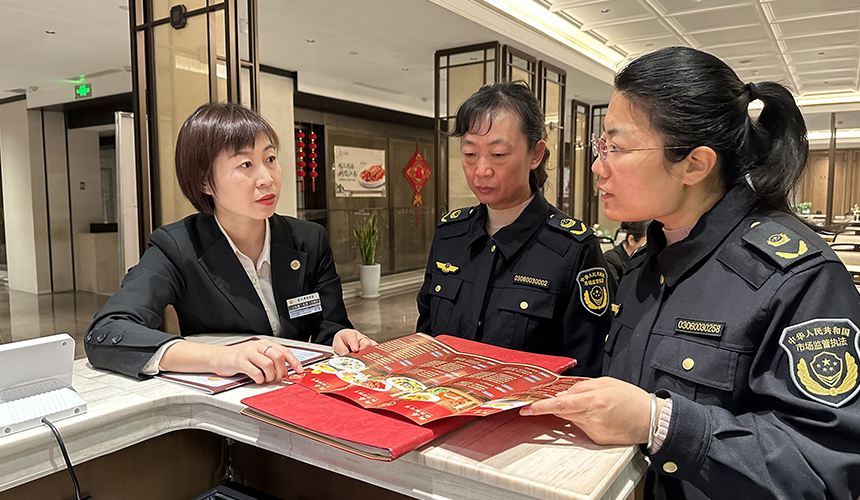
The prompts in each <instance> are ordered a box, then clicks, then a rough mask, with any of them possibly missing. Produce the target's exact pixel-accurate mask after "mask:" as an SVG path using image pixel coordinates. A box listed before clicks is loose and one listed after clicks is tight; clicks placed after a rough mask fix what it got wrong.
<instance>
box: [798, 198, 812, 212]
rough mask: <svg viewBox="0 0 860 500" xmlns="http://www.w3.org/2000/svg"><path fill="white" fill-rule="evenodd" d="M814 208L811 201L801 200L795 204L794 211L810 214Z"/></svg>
mask: <svg viewBox="0 0 860 500" xmlns="http://www.w3.org/2000/svg"><path fill="white" fill-rule="evenodd" d="M811 209H812V202H811V201H801V202H800V203H798V204H796V205H794V212H795V213H797V214H800V215H809V211H810V210H811Z"/></svg>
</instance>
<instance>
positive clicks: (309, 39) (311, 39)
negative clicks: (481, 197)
mask: <svg viewBox="0 0 860 500" xmlns="http://www.w3.org/2000/svg"><path fill="white" fill-rule="evenodd" d="M305 41H306V42H308V43H314V42H316V40H314V39H313V38H308V39H307V40H305Z"/></svg>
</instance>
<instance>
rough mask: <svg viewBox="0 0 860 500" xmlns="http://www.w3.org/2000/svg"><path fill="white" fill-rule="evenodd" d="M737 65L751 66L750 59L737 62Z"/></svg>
mask: <svg viewBox="0 0 860 500" xmlns="http://www.w3.org/2000/svg"><path fill="white" fill-rule="evenodd" d="M738 64H752V59H742V60H740V61H738Z"/></svg>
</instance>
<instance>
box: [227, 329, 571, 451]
mask: <svg viewBox="0 0 860 500" xmlns="http://www.w3.org/2000/svg"><path fill="white" fill-rule="evenodd" d="M436 340H439V341H441V342H443V343H445V344H446V345H448V346H449V347H451V348H453V349H455V350H456V351H459V352H461V353H466V354H475V355H479V356H485V357H488V358H493V359H496V360H498V361H502V362H507V363H522V364H530V365H535V366H539V367H542V368H546V369H547V370H551V371H553V372H556V373H561V372H563V371H565V370H568V369H570V368H572V367H573V366H575V365H576V361H575V360H573V359H571V358H566V357H561V356H548V355H543V354H532V353H527V352H521V351H514V350H511V349H505V348H501V347H496V346H492V345H487V344H482V343H480V342H474V341H471V340H466V339H461V338H458V337H451V336H448V335H441V336H439V337H436ZM242 403H243V404H245V405H247V406H248V407H247V408H245V409H243V410H242V413H244V414H245V415H248V416H250V417H252V418H255V419H257V420H260V421H263V422H266V423H269V424H272V425H275V426H277V427H280V428H282V429H286V430H289V431H291V432H295V433H297V434H301V435H303V436H306V437H310V438H311V439H314V440H317V441H320V442H323V443H326V444H329V445H331V446H335V447H337V448H340V449H343V450H346V451H349V452H351V453H355V454H357V455H360V456H363V457H366V458H370V459H374V460H384V461H391V460H394V459H396V458H398V457H400V456H402V455H405V454H406V453H409V452H410V451H412V450H415V449H417V448H418V447H420V446H422V445H424V444H427V443H429V442H430V441H432V440H434V439H436V438H437V437H440V436H442V435H444V434H446V433H448V432H450V431H452V430H454V429H457V428H458V427H461V426H462V425H464V424H466V423H467V422H470V421H471V420H473V419H474V418H476V417H450V418H445V419H442V420H437V421H435V422H431V423H428V424H425V425H418V424H416V423H414V422H412V421H410V420H409V419H407V418H405V417H403V416H401V415H397V414H393V413H388V412H385V411H384V410H367V409H364V408H361V407H359V406H358V405H356V404H354V403H352V402H349V401H346V400H343V399H339V398H338V397H334V396H330V395H326V394H320V393H318V392H316V391H315V390H313V389H311V388H309V387H306V386H304V385H300V384H295V385H291V386H287V387H284V388H281V389H277V390H274V391H271V392H267V393H263V394H259V395H256V396H252V397H248V398H245V399H243V400H242Z"/></svg>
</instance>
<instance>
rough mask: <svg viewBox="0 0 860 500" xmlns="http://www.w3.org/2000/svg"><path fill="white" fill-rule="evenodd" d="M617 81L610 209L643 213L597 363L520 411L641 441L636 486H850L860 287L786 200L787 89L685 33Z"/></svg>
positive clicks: (627, 215) (856, 449)
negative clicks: (592, 372)
mask: <svg viewBox="0 0 860 500" xmlns="http://www.w3.org/2000/svg"><path fill="white" fill-rule="evenodd" d="M615 89H616V92H615V94H614V96H613V97H612V100H611V101H610V104H609V109H608V111H607V114H606V121H605V127H606V128H605V131H604V136H603V137H602V138H600V139H597V138H596V137H595V138H594V141H593V142H594V150H595V154H596V155H597V156H598V158H597V159H596V160H595V162H594V164H593V166H592V170H593V171H594V172H595V173H596V174H598V175H599V176H600V181H599V182H598V188H599V189H601V190H602V191H603V194H602V196H601V199H602V200H603V201H604V211H605V213H606V216H607V217H609V218H610V219H614V220H625V219H626V220H631V219H639V220H641V219H646V218H653V219H655V222H654V223H652V224H651V226H650V227H649V231H648V245H647V248H646V250H645V252H643V254H642V255H639V256H638V257H634V258H633V260H632V261H631V263H630V268H629V270H628V273H627V274H626V275H625V276H624V278H623V279H622V280H621V284H620V286H619V290H618V298H617V300H616V301H615V303H614V304H613V306H612V307H613V310H614V314H613V323H612V328H611V331H610V333H609V337H608V339H607V342H606V344H605V347H604V349H605V352H606V355H607V358H606V359H607V361H606V362H605V365H604V372H605V374H606V375H608V376H606V377H601V378H598V379H594V380H590V381H586V382H583V383H580V384H577V385H576V386H575V387H573V388H572V389H571V390H569V391H568V392H567V394H565V395H563V396H560V397H558V398H553V399H548V400H545V401H540V402H538V403H535V404H534V405H532V406H531V407H529V408H526V409H524V410H522V411H521V413H522V414H525V415H538V414H544V413H554V414H557V415H559V416H561V417H564V418H567V419H568V420H570V421H571V422H573V423H574V424H576V425H577V426H579V428H581V429H582V430H583V431H584V432H585V433H586V434H587V435H588V436H589V437H591V438H592V439H593V440H594V441H596V442H598V443H601V444H621V445H629V444H641V445H642V447H641V449H642V451H643V453H645V454H647V455H649V456H650V464H651V466H650V468H649V473H648V475H647V476H646V480H645V491H646V497H647V498H659V499H664V498H665V499H704V498H712V499H732V500H734V499H738V498H743V499H746V498H755V499H759V498H769V499H799V498H807V499H811V498H816V499H825V498H827V499H836V498H840V499H846V500H848V499H852V500H853V499H856V498H858V495H860V398H858V392H860V381H858V359H860V352H858V351H860V349H858V336H860V330H858V327H860V295H858V293H857V291H856V290H855V288H854V284H853V281H852V279H851V277H850V275H849V274H848V272H847V271H846V269H845V266H844V265H842V263H841V262H840V261H839V260H838V258H837V257H836V256H835V254H834V253H833V252H832V251H831V250H830V248H829V247H828V245H827V244H826V243H825V242H824V241H823V240H822V239H821V238H820V237H819V236H818V235H817V234H816V233H815V232H814V231H813V230H812V229H811V228H810V227H809V226H807V225H806V224H805V223H804V222H803V221H801V220H799V219H797V218H796V217H795V216H794V215H793V214H791V211H790V209H789V203H788V195H789V192H790V190H791V188H792V186H794V185H795V183H796V182H797V180H798V179H799V178H800V176H801V175H802V173H803V169H804V167H805V164H806V156H807V149H808V146H807V142H806V127H805V125H804V121H803V117H802V115H801V113H800V111H799V109H798V108H797V106H796V104H795V103H794V99H793V98H792V95H791V94H790V93H789V91H788V90H787V89H785V88H784V87H783V86H781V85H779V84H777V83H772V82H765V83H759V84H752V83H748V84H746V85H745V84H744V83H743V82H742V81H740V80H739V79H738V77H737V76H736V75H735V73H734V72H733V71H732V70H731V69H730V68H729V67H728V66H727V65H726V64H725V63H724V62H723V61H721V60H719V59H718V58H716V57H714V56H711V55H709V54H706V53H704V52H700V51H697V50H694V49H690V48H682V47H671V48H667V49H662V50H659V51H657V52H654V53H652V54H648V55H645V56H642V57H641V58H639V59H637V60H635V61H633V62H632V63H630V65H629V66H627V67H626V68H625V69H623V70H622V71H621V72H620V73H619V74H618V75H617V76H616V78H615ZM755 100H761V101H762V103H763V104H764V108H763V110H762V112H761V114H760V116H759V117H758V119H754V118H752V117H750V116H749V114H748V111H747V108H748V105H749V103H750V102H752V101H755Z"/></svg>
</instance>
